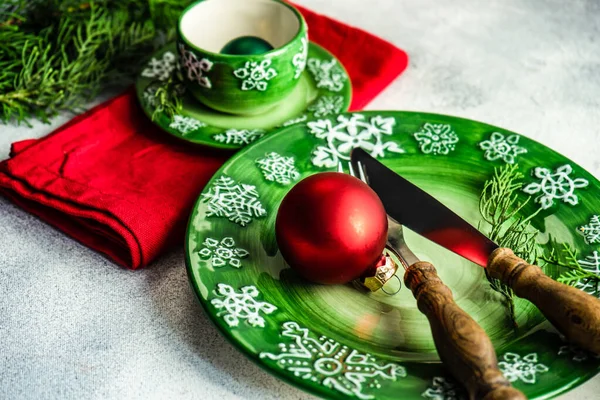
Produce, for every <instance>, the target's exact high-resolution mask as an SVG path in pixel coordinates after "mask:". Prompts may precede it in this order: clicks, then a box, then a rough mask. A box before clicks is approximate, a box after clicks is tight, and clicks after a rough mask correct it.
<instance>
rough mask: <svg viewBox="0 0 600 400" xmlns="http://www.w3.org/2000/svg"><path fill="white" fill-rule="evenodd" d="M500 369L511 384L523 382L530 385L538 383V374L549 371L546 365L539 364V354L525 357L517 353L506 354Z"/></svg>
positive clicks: (499, 364) (499, 365) (500, 363)
mask: <svg viewBox="0 0 600 400" xmlns="http://www.w3.org/2000/svg"><path fill="white" fill-rule="evenodd" d="M498 367H499V368H500V371H502V373H503V374H504V376H505V377H506V379H508V381H509V382H515V381H522V382H525V383H529V384H533V383H535V382H536V379H537V375H538V374H542V373H544V372H548V370H549V369H548V367H546V366H545V365H544V364H540V363H539V362H538V356H537V353H530V354H527V355H526V356H525V357H521V356H520V355H518V354H516V353H506V354H504V356H503V357H502V361H500V362H499V363H498Z"/></svg>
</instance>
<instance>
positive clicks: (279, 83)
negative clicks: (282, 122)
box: [177, 0, 308, 115]
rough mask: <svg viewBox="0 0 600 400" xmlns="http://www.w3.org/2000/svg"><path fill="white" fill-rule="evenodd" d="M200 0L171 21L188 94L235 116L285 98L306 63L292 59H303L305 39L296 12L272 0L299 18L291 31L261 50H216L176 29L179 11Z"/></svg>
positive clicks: (264, 108) (265, 108)
mask: <svg viewBox="0 0 600 400" xmlns="http://www.w3.org/2000/svg"><path fill="white" fill-rule="evenodd" d="M204 1H206V0H201V1H197V2H195V3H193V4H191V5H190V6H188V7H187V8H186V9H185V10H184V11H183V12H182V14H181V17H180V19H179V24H178V25H177V46H178V52H179V57H181V60H182V62H181V64H182V67H183V70H184V74H185V75H186V78H188V79H187V80H186V86H187V88H188V90H189V91H190V93H191V94H192V95H193V96H194V97H195V98H196V99H198V100H199V101H201V102H202V103H204V104H206V105H207V106H209V107H211V108H213V109H215V110H218V111H222V112H226V113H231V114H238V115H256V114H261V113H265V112H267V111H269V110H271V109H273V108H274V107H276V106H277V105H278V104H279V103H281V102H282V101H284V100H285V99H287V98H288V96H289V95H290V94H291V93H292V92H293V91H294V89H295V88H296V86H298V84H299V82H300V76H301V72H302V70H303V69H304V67H305V65H306V64H305V63H299V62H298V60H299V59H302V58H304V60H305V59H306V51H307V44H308V33H307V31H308V28H307V26H306V22H305V21H304V18H303V17H302V15H301V14H300V12H299V11H298V10H296V9H295V8H294V7H292V6H291V5H289V4H287V3H284V2H282V1H279V0H272V1H273V2H277V3H281V4H282V5H284V6H285V7H288V8H289V9H291V10H293V12H294V14H295V15H296V17H297V18H298V21H299V22H300V28H299V30H298V33H297V34H296V36H294V38H293V39H292V40H291V41H289V42H288V43H286V44H285V45H283V46H281V47H278V48H276V49H273V50H271V51H268V52H265V53H262V54H248V55H232V54H222V53H214V52H211V51H207V50H205V49H201V48H199V47H198V46H196V45H195V44H194V43H192V42H191V41H190V40H189V39H188V38H187V37H186V36H185V35H184V34H183V32H182V29H181V20H182V18H183V17H184V15H185V14H186V13H187V12H188V11H189V10H190V9H192V8H193V7H195V6H197V5H198V4H199V3H203V2H204ZM207 34H210V32H207ZM232 39H235V38H233V37H232ZM301 64H302V65H301Z"/></svg>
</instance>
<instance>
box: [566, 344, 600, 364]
mask: <svg viewBox="0 0 600 400" xmlns="http://www.w3.org/2000/svg"><path fill="white" fill-rule="evenodd" d="M558 355H559V356H567V357H570V358H571V360H573V361H575V362H579V363H580V362H584V361H587V360H589V359H592V358H595V359H600V356H599V355H596V354H594V353H591V352H589V351H587V350H583V349H582V348H580V347H578V346H575V345H574V344H570V343H568V344H565V345H563V346H560V348H559V349H558Z"/></svg>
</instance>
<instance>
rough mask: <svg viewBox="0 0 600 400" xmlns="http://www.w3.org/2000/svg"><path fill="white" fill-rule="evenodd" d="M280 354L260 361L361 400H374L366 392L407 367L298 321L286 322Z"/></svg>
mask: <svg viewBox="0 0 600 400" xmlns="http://www.w3.org/2000/svg"><path fill="white" fill-rule="evenodd" d="M281 336H283V337H284V338H286V339H288V340H286V341H285V342H283V343H280V344H279V352H278V353H277V354H274V353H269V352H262V353H260V358H263V359H269V360H272V361H275V362H276V363H277V366H278V367H280V368H281V369H283V370H286V371H289V372H292V373H293V374H294V375H295V376H297V377H300V378H302V379H305V380H309V381H312V382H315V383H319V384H321V385H323V386H325V387H328V388H331V389H334V390H337V391H339V392H341V393H343V394H345V395H347V396H353V397H357V398H359V399H373V398H375V396H374V395H370V394H366V393H364V390H365V389H368V390H369V389H370V390H373V389H375V390H376V389H379V388H380V387H381V385H382V381H383V380H390V381H396V380H397V379H398V378H400V377H405V376H406V370H405V369H404V367H402V366H400V365H398V364H395V363H387V364H384V363H382V362H379V361H378V360H377V359H376V358H375V357H373V356H372V355H370V354H364V353H359V352H358V351H356V350H353V349H350V348H348V347H347V346H344V345H342V344H341V343H339V342H336V341H335V340H333V339H330V338H327V337H326V336H320V337H318V338H317V336H316V335H314V334H313V333H311V332H310V331H309V330H308V329H305V328H302V327H300V325H298V323H296V322H291V321H288V322H285V323H283V330H282V332H281Z"/></svg>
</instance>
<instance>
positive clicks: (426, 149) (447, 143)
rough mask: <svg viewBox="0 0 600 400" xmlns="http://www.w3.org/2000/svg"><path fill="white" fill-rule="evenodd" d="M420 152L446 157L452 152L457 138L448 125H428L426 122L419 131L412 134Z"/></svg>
mask: <svg viewBox="0 0 600 400" xmlns="http://www.w3.org/2000/svg"><path fill="white" fill-rule="evenodd" d="M414 137H415V139H417V142H419V146H420V147H421V151H422V152H423V153H425V154H435V155H437V154H444V155H447V154H448V153H450V152H451V151H454V149H455V147H456V143H458V136H457V135H456V133H454V131H453V130H452V126H450V125H448V124H430V123H429V122H427V123H426V124H425V125H423V127H422V128H421V130H420V131H418V132H416V133H414Z"/></svg>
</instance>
